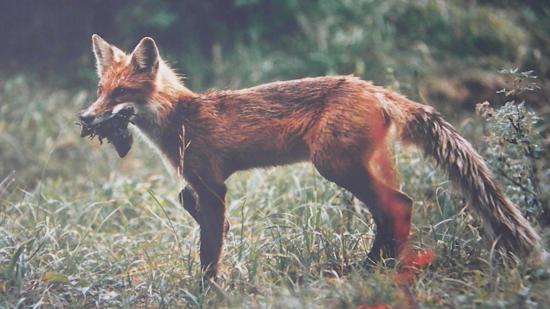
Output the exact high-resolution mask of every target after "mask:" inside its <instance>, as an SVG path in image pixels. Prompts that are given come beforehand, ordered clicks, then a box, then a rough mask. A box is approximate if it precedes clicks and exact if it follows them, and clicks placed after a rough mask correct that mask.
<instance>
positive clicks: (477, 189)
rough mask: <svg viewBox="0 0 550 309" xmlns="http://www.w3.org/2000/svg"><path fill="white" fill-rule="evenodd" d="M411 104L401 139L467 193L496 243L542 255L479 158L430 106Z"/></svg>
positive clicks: (526, 223)
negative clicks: (431, 158) (420, 151)
mask: <svg viewBox="0 0 550 309" xmlns="http://www.w3.org/2000/svg"><path fill="white" fill-rule="evenodd" d="M414 105H415V108H414V109H412V110H413V112H412V116H411V115H410V114H409V116H410V117H407V118H408V119H406V120H405V123H403V127H402V130H401V135H402V138H403V139H404V141H408V142H411V143H413V144H415V145H416V146H418V147H420V148H422V149H423V150H424V152H425V154H426V155H429V156H431V157H433V158H434V159H435V160H436V161H437V163H438V164H439V166H441V167H442V168H444V169H445V170H446V171H447V173H448V174H449V176H450V178H451V180H453V181H454V182H455V183H457V184H458V185H459V186H460V187H461V189H462V191H464V192H465V193H467V194H468V196H469V197H470V201H471V206H472V207H473V208H475V210H476V211H477V212H478V213H479V214H480V215H481V217H482V219H483V221H484V223H485V224H486V225H488V226H489V227H490V231H491V232H493V235H494V236H495V237H496V239H498V243H499V244H500V245H503V246H505V247H506V248H508V249H509V250H512V251H514V252H517V253H519V254H522V255H527V254H531V253H535V254H536V255H537V256H538V257H539V258H543V255H544V254H546V253H545V251H544V249H543V248H542V245H541V238H540V236H539V235H538V234H537V232H536V231H535V230H534V228H533V227H532V226H531V224H529V221H527V219H525V218H524V217H523V216H522V214H521V212H520V210H519V209H518V208H517V207H516V206H515V205H514V204H513V203H512V202H511V201H510V200H509V199H508V198H507V197H506V195H505V194H504V192H503V191H502V189H501V188H500V186H499V185H498V184H497V183H496V181H495V179H494V176H493V174H492V173H491V171H490V170H489V168H488V167H487V165H486V164H485V162H484V160H483V158H482V157H481V156H480V155H479V154H478V153H477V152H476V151H475V150H474V148H473V147H472V145H471V144H470V143H469V142H468V141H466V139H464V138H463V137H462V136H460V134H458V132H457V131H456V130H455V129H454V128H453V126H452V125H451V124H450V123H448V122H447V121H445V120H444V119H443V117H442V116H441V115H440V114H439V113H437V112H436V111H435V110H434V109H433V108H431V107H430V106H426V105H420V104H414ZM409 107H410V106H409ZM407 109H409V110H411V109H410V108H407Z"/></svg>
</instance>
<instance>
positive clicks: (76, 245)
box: [0, 77, 550, 308]
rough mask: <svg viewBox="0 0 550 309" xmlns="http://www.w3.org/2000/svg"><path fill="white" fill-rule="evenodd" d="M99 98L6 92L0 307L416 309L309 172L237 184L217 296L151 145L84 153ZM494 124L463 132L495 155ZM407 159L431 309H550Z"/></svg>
mask: <svg viewBox="0 0 550 309" xmlns="http://www.w3.org/2000/svg"><path fill="white" fill-rule="evenodd" d="M92 97H93V95H92V94H90V93H89V92H87V91H85V90H80V91H74V90H59V89H52V88H50V87H42V86H41V84H40V83H33V82H30V81H28V80H26V79H25V78H22V77H21V78H14V79H11V80H9V81H7V82H6V83H4V84H3V85H2V89H1V90H0V98H1V100H2V102H4V104H3V105H1V106H0V110H1V113H0V115H1V117H0V141H1V143H2V150H1V155H2V166H1V171H2V175H3V178H2V179H1V180H0V198H1V200H0V203H1V204H0V209H1V212H0V306H2V307H5V308H14V307H15V308H23V307H25V308H27V307H34V308H37V307H71V308H81V307H84V308H91V307H125V308H134V307H162V308H168V307H190V308H213V307H216V308H223V307H228V308H229V307H230V308H235V307H252V308H308V307H326V308H342V307H345V308H354V307H358V306H360V305H365V306H370V305H375V304H381V303H383V304H389V305H391V306H393V307H394V308H402V307H404V306H406V305H407V302H408V301H409V298H408V297H409V296H407V293H404V291H403V289H402V287H401V286H400V285H399V284H397V283H396V280H395V267H394V266H390V265H383V264H379V265H377V266H375V267H372V268H366V267H365V266H364V264H363V261H364V260H365V256H366V253H367V252H368V249H369V246H370V244H371V241H372V239H373V235H374V225H373V222H372V220H371V217H370V215H369V214H368V212H366V211H365V209H364V207H363V206H362V205H361V204H360V203H359V202H357V201H356V200H354V199H353V197H352V196H351V195H350V194H349V193H347V192H346V191H344V190H342V189H340V188H338V187H337V186H335V185H334V184H332V183H329V182H328V181H326V180H324V179H323V178H322V177H321V176H319V175H318V173H317V172H316V171H315V169H314V168H313V167H312V166H311V165H310V164H306V163H301V164H296V165H290V166H286V167H279V168H271V169H265V170H252V171H246V172H240V173H237V174H236V175H234V176H232V177H231V178H230V179H229V180H228V186H229V197H228V213H229V218H230V219H229V220H230V222H231V229H230V232H229V234H228V235H227V238H226V246H225V254H224V259H223V263H222V267H221V276H220V280H218V281H217V282H216V283H215V284H209V285H206V286H205V287H203V285H202V284H201V274H200V270H199V268H200V267H199V258H198V235H199V229H198V226H197V225H196V224H195V222H194V221H193V219H192V218H191V217H190V216H189V215H188V214H187V213H186V211H185V210H184V209H183V208H182V207H181V206H180V205H179V204H178V202H177V194H178V192H179V190H180V188H181V186H182V183H181V181H180V180H178V179H177V178H176V177H174V176H173V175H171V174H170V172H169V171H168V170H167V169H166V168H165V167H164V165H163V164H162V162H161V160H160V159H159V157H158V156H157V155H156V153H155V152H154V151H152V149H150V147H149V146H148V145H146V144H145V143H144V142H142V141H139V140H138V141H137V144H136V145H134V148H133V149H132V152H131V154H130V156H128V157H127V158H126V159H124V160H120V159H119V158H118V157H117V155H116V153H115V151H114V149H113V148H111V147H112V146H111V145H108V144H104V145H102V146H101V145H99V143H98V142H97V140H95V141H89V140H84V139H80V137H79V127H77V126H76V125H75V124H74V122H75V117H76V113H77V112H78V111H79V110H80V108H82V107H84V106H86V105H87V104H88V102H89V101H90V100H92ZM484 121H485V120H484V119H483V118H482V117H481V116H471V117H470V118H467V119H466V120H464V121H462V122H460V123H458V124H457V126H458V128H459V129H460V131H461V132H463V134H465V135H466V136H468V137H469V138H470V139H472V140H473V141H474V143H476V144H477V147H478V148H479V149H481V150H484V149H487V146H485V147H483V144H485V145H487V143H486V141H485V140H484V136H485V135H484V134H486V132H484V130H483V128H484V127H486V124H484ZM474 137H475V138H474ZM489 144H490V143H489ZM394 148H395V149H394V150H395V153H396V156H395V160H396V162H397V163H398V165H399V167H400V178H401V179H402V188H401V189H402V190H403V191H405V192H406V193H407V194H409V195H410V196H411V197H412V198H413V199H414V200H415V204H414V208H415V209H414V218H413V222H414V226H413V230H412V235H413V236H412V242H411V246H412V247H413V248H416V249H419V250H421V249H430V250H432V251H433V253H434V260H433V262H432V263H431V265H430V266H429V267H427V268H426V269H423V270H421V271H420V272H419V273H418V274H417V276H416V280H415V281H414V282H413V283H412V284H411V286H410V291H411V294H412V295H413V296H414V298H415V302H417V304H418V306H419V307H421V308H442V307H464V308H511V307H512V308H514V307H516V308H520V307H521V308H544V307H546V306H549V305H550V303H549V302H548V299H547V298H546V293H547V291H548V289H549V288H550V276H549V273H548V270H546V269H544V268H540V267H533V266H529V265H528V264H527V263H525V261H523V260H521V259H517V258H514V257H513V256H509V255H506V254H504V253H503V252H502V251H500V250H498V249H496V248H495V247H494V246H493V243H492V241H491V240H490V238H488V237H486V236H485V234H483V232H482V231H480V230H479V222H478V221H477V220H476V219H475V218H474V217H473V216H471V213H470V212H469V211H468V210H467V204H466V203H467V201H466V200H465V198H464V197H463V196H461V195H460V194H459V193H457V192H456V191H455V188H454V186H453V185H452V184H451V183H450V182H449V181H448V180H447V178H446V176H445V175H444V174H443V173H440V172H438V171H437V169H436V167H435V165H434V164H433V162H430V161H426V160H424V159H423V157H422V155H421V153H419V152H417V151H414V150H412V149H407V148H403V147H402V146H400V145H399V144H395V146H394ZM526 181H527V180H526ZM507 189H508V191H509V193H510V194H512V195H511V196H512V197H513V198H517V197H516V196H515V195H514V192H516V194H519V196H522V195H521V194H520V193H521V190H519V191H518V190H516V191H514V190H515V189H517V188H514V186H513V185H509V186H507ZM518 192H519V193H518ZM532 218H533V217H532ZM546 239H548V238H546Z"/></svg>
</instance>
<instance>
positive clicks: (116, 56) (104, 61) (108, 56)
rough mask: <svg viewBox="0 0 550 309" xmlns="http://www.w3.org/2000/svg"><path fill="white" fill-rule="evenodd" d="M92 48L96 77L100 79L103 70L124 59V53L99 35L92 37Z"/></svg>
mask: <svg viewBox="0 0 550 309" xmlns="http://www.w3.org/2000/svg"><path fill="white" fill-rule="evenodd" d="M92 46H93V49H94V55H95V60H96V68H97V75H98V76H99V77H101V75H102V74H103V72H104V71H105V69H107V68H108V67H109V66H111V65H112V64H113V62H117V61H120V60H121V59H122V58H123V57H124V53H123V52H122V51H121V50H120V49H118V48H116V47H115V46H113V45H111V44H109V43H107V41H105V40H104V39H103V38H101V37H100V36H99V35H97V34H94V35H92Z"/></svg>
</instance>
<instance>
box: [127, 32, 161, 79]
mask: <svg viewBox="0 0 550 309" xmlns="http://www.w3.org/2000/svg"><path fill="white" fill-rule="evenodd" d="M132 64H133V66H134V68H135V69H136V71H138V72H145V73H149V74H154V73H156V72H157V70H158V67H159V50H158V48H157V44H155V41H154V40H153V39H151V38H149V37H145V38H143V39H141V41H139V44H138V45H137V46H136V48H135V49H134V51H133V52H132Z"/></svg>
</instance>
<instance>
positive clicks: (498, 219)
mask: <svg viewBox="0 0 550 309" xmlns="http://www.w3.org/2000/svg"><path fill="white" fill-rule="evenodd" d="M92 41H93V48H94V53H95V56H96V60H97V71H98V75H99V79H100V81H99V86H98V93H97V95H98V98H97V100H96V101H95V102H94V103H93V104H92V105H91V106H90V107H89V108H87V109H86V110H85V111H83V113H82V114H81V118H82V119H84V120H85V121H89V122H93V121H94V118H96V117H98V116H99V115H102V114H105V113H107V114H108V113H116V112H117V111H118V110H120V109H122V108H123V107H125V106H128V105H132V106H133V107H134V108H135V110H136V114H135V116H134V120H133V122H134V123H135V125H136V126H137V127H138V128H139V130H141V131H142V132H143V133H144V134H145V135H146V136H147V137H148V138H149V139H150V140H151V141H152V142H153V143H154V144H155V145H156V146H157V147H158V148H159V149H160V151H161V152H162V153H163V154H164V155H165V157H166V158H167V159H168V161H169V162H170V163H171V165H172V166H173V167H174V168H175V169H177V170H178V171H179V172H180V173H181V175H182V176H183V177H184V178H185V180H186V182H187V184H188V185H187V186H186V187H185V188H184V189H183V190H182V192H181V193H180V199H181V201H182V203H183V206H184V208H185V209H186V210H187V211H188V212H189V213H190V214H191V215H192V216H193V218H194V219H195V220H196V221H197V222H198V223H199V225H200V229H201V232H200V259H201V265H202V269H203V270H204V271H205V272H206V275H207V276H213V275H215V274H216V271H217V265H218V262H219V260H220V255H221V252H222V244H223V239H224V234H225V233H226V232H227V229H228V227H229V226H228V223H227V220H226V218H225V194H226V187H225V185H224V181H225V180H226V179H227V177H229V176H230V175H231V174H233V173H234V172H236V171H239V170H245V169H249V168H254V167H262V166H273V165H281V164H288V163H293V162H298V161H310V162H312V163H313V165H314V166H315V167H316V169H317V170H318V171H319V173H320V174H321V175H322V176H324V177H325V178H326V179H328V180H330V181H332V182H334V183H336V184H338V185H339V186H341V187H343V188H345V189H347V190H349V191H350V192H351V193H353V194H354V196H355V197H356V198H358V199H359V200H360V201H362V202H363V203H364V204H365V205H366V206H367V207H368V209H369V210H370V212H371V214H372V215H373V218H374V221H375V223H376V226H377V235H376V237H375V240H374V243H373V245H372V249H371V251H370V253H369V258H370V259H372V260H377V259H379V258H380V257H399V255H400V253H402V252H403V250H404V249H405V246H406V243H407V240H408V237H409V232H410V224H411V211H412V201H411V199H410V198H409V197H407V195H405V194H404V193H402V192H400V191H399V190H398V189H397V188H396V187H397V184H396V182H395V179H394V172H393V163H392V162H391V159H390V158H389V156H388V154H387V145H386V143H387V136H388V132H389V130H390V128H391V127H395V129H396V132H397V136H398V137H399V138H400V139H401V140H402V141H403V142H404V143H407V144H413V145H416V146H417V147H419V148H421V149H422V150H423V151H424V152H425V154H426V155H427V156H429V157H432V158H434V159H435V160H436V161H437V163H438V164H439V166H441V167H442V168H443V169H444V170H445V171H447V173H448V174H449V176H450V178H451V179H452V180H453V181H454V182H455V183H456V184H457V185H458V187H460V188H461V189H462V191H463V192H464V193H465V194H467V195H468V196H469V198H470V205H471V207H473V209H475V210H476V212H477V213H478V214H479V215H480V216H481V218H482V219H483V222H485V224H486V225H487V227H488V230H489V231H491V233H492V234H493V235H494V236H495V237H496V239H498V242H499V243H500V244H502V245H503V246H505V247H506V248H508V249H510V250H511V251H514V252H516V253H519V254H521V255H528V254H532V253H535V254H537V255H538V256H542V255H543V254H545V251H544V249H543V248H542V245H541V239H540V237H539V235H538V234H537V232H536V231H535V230H534V229H533V227H532V226H531V225H530V224H529V222H528V221H527V220H526V219H525V218H524V217H523V216H522V215H521V213H520V211H519V209H518V208H517V207H516V206H515V205H513V204H512V203H511V202H510V201H509V199H508V198H507V197H506V196H505V194H504V193H503V191H502V189H501V188H500V187H499V186H498V184H497V183H496V182H495V179H494V177H493V175H492V173H491V171H490V170H489V168H488V167H487V165H486V164H485V163H484V161H483V159H482V158H481V157H480V155H479V154H478V153H477V152H476V151H475V150H474V149H473V148H472V146H471V145H470V143H469V142H467V141H466V140H465V139H464V138H463V137H461V136H460V135H459V134H458V132H457V131H456V130H455V129H454V128H453V127H452V125H451V124H449V123H448V122H446V121H445V120H444V119H443V118H442V116H441V115H440V114H438V113H437V112H436V111H435V110H434V109H433V108H432V107H430V106H427V105H422V104H418V103H415V102H413V101H411V100H409V99H407V98H405V97H404V96H401V95H399V94H397V93H395V92H392V91H390V90H387V89H384V88H382V87H378V86H375V85H373V84H372V83H370V82H366V81H363V80H360V79H358V78H355V77H352V76H326V77H318V78H304V79H299V80H293V81H282V82H273V83H268V84H263V85H260V86H257V87H253V88H247V89H242V90H235V91H210V92H207V93H204V94H198V93H194V92H192V91H190V90H189V89H187V88H186V87H185V86H184V85H183V83H182V82H181V81H180V79H179V78H178V76H177V75H176V74H175V73H174V72H173V71H172V70H171V69H170V68H169V67H168V66H167V65H166V63H165V62H164V61H163V60H162V59H161V57H160V56H159V52H158V49H157V46H156V44H155V42H154V41H153V40H152V39H151V38H144V39H142V40H141V41H140V43H139V44H138V45H137V47H136V48H135V49H134V51H133V52H132V53H131V54H129V55H127V54H125V53H123V52H122V51H121V50H120V49H118V48H116V47H115V46H113V45H111V44H109V43H107V42H106V41H104V40H103V39H102V38H100V37H99V36H97V35H94V36H93V37H92Z"/></svg>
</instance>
